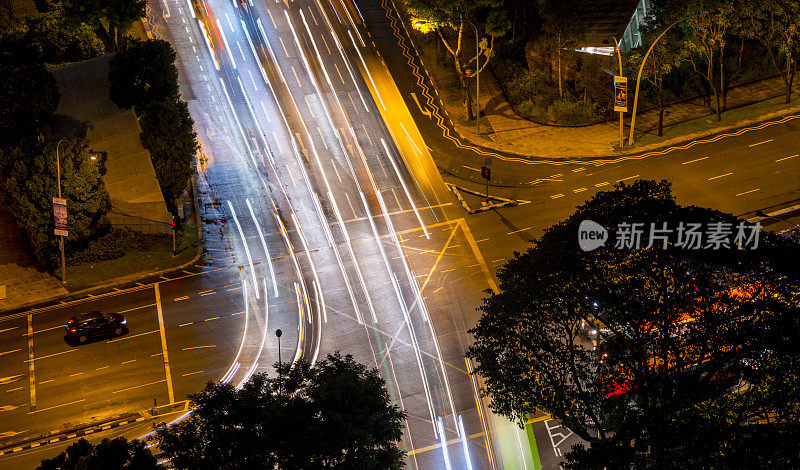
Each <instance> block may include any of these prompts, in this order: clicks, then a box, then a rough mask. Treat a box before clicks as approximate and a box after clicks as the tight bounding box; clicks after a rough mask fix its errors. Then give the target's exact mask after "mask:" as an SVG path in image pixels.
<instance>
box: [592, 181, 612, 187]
mask: <svg viewBox="0 0 800 470" xmlns="http://www.w3.org/2000/svg"><path fill="white" fill-rule="evenodd" d="M609 184H610V183H609V182H608V181H603V182H602V183H597V184H596V185H594V187H595V188H602V187H603V186H608V185H609Z"/></svg>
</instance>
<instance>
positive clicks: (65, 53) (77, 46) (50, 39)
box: [25, 12, 103, 63]
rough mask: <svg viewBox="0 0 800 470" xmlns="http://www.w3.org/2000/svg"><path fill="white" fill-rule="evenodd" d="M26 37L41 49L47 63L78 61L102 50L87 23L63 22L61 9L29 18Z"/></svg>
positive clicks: (100, 52)
mask: <svg viewBox="0 0 800 470" xmlns="http://www.w3.org/2000/svg"><path fill="white" fill-rule="evenodd" d="M26 25H27V32H26V34H25V39H26V41H28V42H29V43H30V44H32V45H34V46H35V47H37V48H38V49H39V50H41V57H42V60H43V61H44V62H47V63H60V62H78V61H81V60H86V59H91V58H92V57H97V56H99V55H100V54H102V53H103V43H102V42H101V41H100V40H99V39H97V37H96V36H95V35H94V32H93V31H92V28H91V27H89V26H88V25H86V24H84V23H74V22H70V21H64V18H63V15H62V14H61V13H60V12H51V13H46V14H43V15H39V16H37V17H30V18H27V19H26Z"/></svg>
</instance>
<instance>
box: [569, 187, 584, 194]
mask: <svg viewBox="0 0 800 470" xmlns="http://www.w3.org/2000/svg"><path fill="white" fill-rule="evenodd" d="M586 190H587V188H578V189H573V190H572V192H573V193H582V192H584V191H586Z"/></svg>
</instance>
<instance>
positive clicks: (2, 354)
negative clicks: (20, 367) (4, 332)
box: [0, 349, 22, 357]
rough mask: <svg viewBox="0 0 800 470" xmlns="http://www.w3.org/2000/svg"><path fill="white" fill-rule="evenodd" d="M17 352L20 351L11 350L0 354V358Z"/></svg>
mask: <svg viewBox="0 0 800 470" xmlns="http://www.w3.org/2000/svg"><path fill="white" fill-rule="evenodd" d="M17 351H22V349H12V350H11V351H5V352H0V357H3V356H5V355H6V354H11V353H15V352H17Z"/></svg>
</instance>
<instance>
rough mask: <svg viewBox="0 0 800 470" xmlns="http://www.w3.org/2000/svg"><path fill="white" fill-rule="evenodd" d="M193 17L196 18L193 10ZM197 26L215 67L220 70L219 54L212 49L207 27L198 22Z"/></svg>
mask: <svg viewBox="0 0 800 470" xmlns="http://www.w3.org/2000/svg"><path fill="white" fill-rule="evenodd" d="M192 16H194V10H192ZM197 24H198V25H199V26H200V32H201V36H203V41H205V43H206V47H208V53H209V54H211V59H212V60H213V61H214V67H215V68H216V69H217V70H219V61H218V60H217V54H215V53H214V48H213V47H211V43H210V42H208V32H207V31H206V27H205V26H203V22H202V21H198V22H197Z"/></svg>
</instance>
